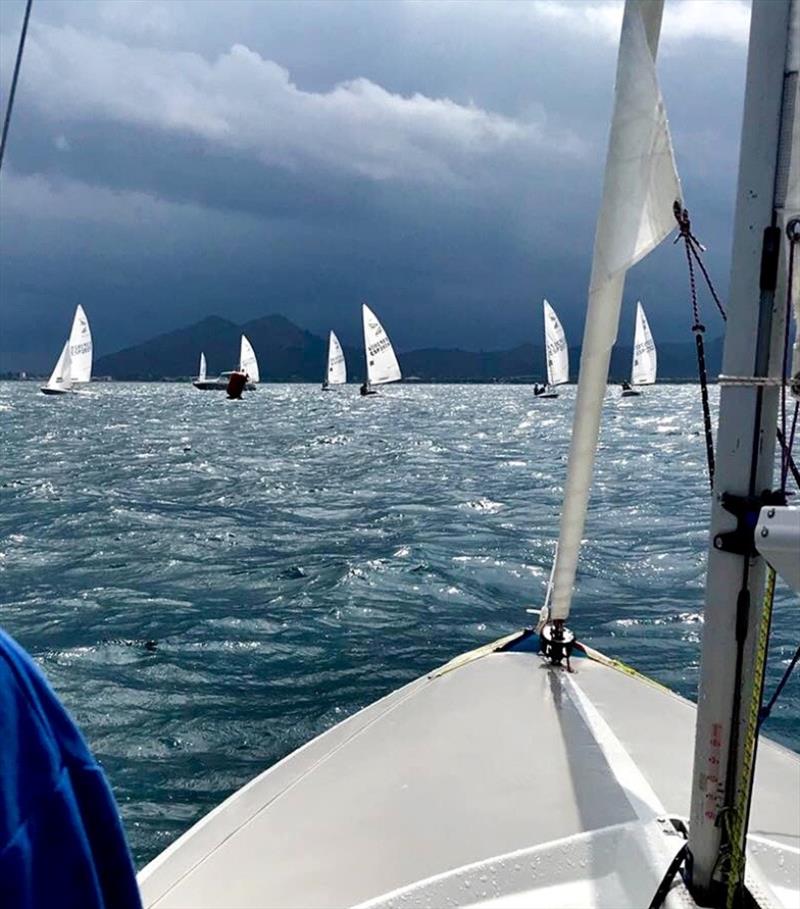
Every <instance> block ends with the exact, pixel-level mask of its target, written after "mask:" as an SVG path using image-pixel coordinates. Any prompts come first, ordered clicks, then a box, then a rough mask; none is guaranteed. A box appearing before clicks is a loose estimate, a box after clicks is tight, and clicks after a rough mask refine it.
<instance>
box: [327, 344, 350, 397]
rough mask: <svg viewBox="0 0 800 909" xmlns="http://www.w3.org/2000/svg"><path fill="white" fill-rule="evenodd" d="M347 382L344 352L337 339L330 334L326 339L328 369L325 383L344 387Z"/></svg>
mask: <svg viewBox="0 0 800 909" xmlns="http://www.w3.org/2000/svg"><path fill="white" fill-rule="evenodd" d="M346 381H347V367H346V365H345V362H344V351H343V350H342V345H341V344H340V343H339V339H338V338H337V337H336V335H335V334H334V333H333V332H331V333H330V336H329V338H328V369H327V372H326V373H325V382H326V383H327V384H328V385H344V383H345V382H346Z"/></svg>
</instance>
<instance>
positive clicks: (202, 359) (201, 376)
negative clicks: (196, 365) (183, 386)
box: [197, 353, 207, 382]
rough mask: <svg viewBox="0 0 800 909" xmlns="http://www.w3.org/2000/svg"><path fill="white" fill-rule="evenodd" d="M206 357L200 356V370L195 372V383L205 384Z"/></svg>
mask: <svg viewBox="0 0 800 909" xmlns="http://www.w3.org/2000/svg"><path fill="white" fill-rule="evenodd" d="M206 371H207V368H206V355H205V354H204V353H201V354H200V369H199V370H198V372H197V381H198V382H205V380H206Z"/></svg>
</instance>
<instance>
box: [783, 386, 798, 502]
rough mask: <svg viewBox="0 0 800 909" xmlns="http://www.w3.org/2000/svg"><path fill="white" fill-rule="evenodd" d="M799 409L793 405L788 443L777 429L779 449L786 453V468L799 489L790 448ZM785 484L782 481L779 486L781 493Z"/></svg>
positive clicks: (792, 442) (795, 465) (796, 470)
mask: <svg viewBox="0 0 800 909" xmlns="http://www.w3.org/2000/svg"><path fill="white" fill-rule="evenodd" d="M798 409H800V402H798V403H797V404H795V405H794V417H793V418H792V431H791V432H790V433H789V441H788V442H787V441H786V437H785V436H784V435H783V433H782V432H781V428H780V426H779V427H778V442H779V443H780V445H781V448H782V449H783V451H784V452H785V453H786V467H787V469H788V471H789V473H791V475H792V476H793V477H794V481H795V483H796V484H797V488H798V489H800V470H798V467H797V464H795V461H794V458H793V457H792V448H793V446H794V431H795V428H796V427H797V412H798ZM786 485H787V484H786V482H785V481H784V482H783V483H782V484H781V486H782V488H783V491H784V492H785V491H786Z"/></svg>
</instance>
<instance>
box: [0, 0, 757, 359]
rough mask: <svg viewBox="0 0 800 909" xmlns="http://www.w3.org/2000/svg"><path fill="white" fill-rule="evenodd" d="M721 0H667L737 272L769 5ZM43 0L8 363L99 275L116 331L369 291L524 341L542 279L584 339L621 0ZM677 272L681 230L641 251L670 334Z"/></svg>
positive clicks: (2, 287)
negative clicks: (738, 220)
mask: <svg viewBox="0 0 800 909" xmlns="http://www.w3.org/2000/svg"><path fill="white" fill-rule="evenodd" d="M708 6H709V5H708V4H702V3H701V4H696V3H690V4H681V3H676V4H673V5H672V8H668V11H667V15H666V20H665V28H664V38H663V41H662V51H661V61H660V70H661V73H662V80H663V88H664V93H665V96H666V100H667V106H668V109H669V110H670V114H671V123H672V128H673V134H674V139H675V144H676V148H677V154H678V159H679V160H678V163H679V167H680V170H681V173H682V178H683V183H684V190H685V193H686V196H687V198H688V199H689V200H690V201H691V204H692V207H693V209H694V210H695V213H696V218H697V220H698V222H699V224H700V225H701V226H700V230H701V232H702V234H703V236H704V238H706V239H708V240H709V242H710V246H711V250H710V255H711V261H712V265H714V266H715V267H716V270H717V271H718V273H719V274H720V276H721V279H722V281H721V283H723V284H724V281H725V278H726V274H725V273H726V271H727V254H728V246H729V234H730V230H729V221H730V218H731V214H732V198H733V187H734V183H735V158H736V151H735V149H736V145H737V141H736V132H737V130H738V122H739V110H740V106H741V90H742V82H743V65H744V44H743V39H744V37H745V35H746V11H743V7H742V6H741V4H721V5H720V4H713V6H714V7H715V9H716V12H715V14H714V15H713V16H710V15H709V14H708ZM11 7H12V4H10V3H5V4H3V14H2V19H1V20H0V26H1V27H2V41H3V45H2V50H3V53H2V61H3V63H2V70H3V73H4V74H7V69H8V63H7V61H8V59H9V57H10V56H11V55H10V54H9V48H10V46H11V45H10V43H9V42H12V43H13V41H14V40H15V38H16V29H17V27H18V23H17V22H16V20H15V17H14V15H13V13H14V10H13V9H11ZM20 9H21V5H20ZM35 17H36V18H35V22H34V25H33V27H32V30H31V36H30V46H29V47H28V49H27V51H26V59H25V66H24V70H23V81H22V84H21V88H20V92H19V96H18V104H19V108H18V110H17V116H16V118H15V122H14V132H13V134H12V142H11V148H10V153H9V158H8V159H7V164H8V165H9V167H8V170H7V171H5V170H4V174H3V195H2V212H1V214H2V225H1V226H2V231H3V234H2V241H3V252H4V264H3V275H2V284H0V319H2V328H3V331H2V339H1V340H0V357H2V365H3V366H4V367H6V368H15V367H17V366H23V365H26V364H29V365H33V366H39V367H41V365H42V363H43V362H44V361H47V359H48V358H49V357H50V355H51V350H52V349H54V348H55V347H57V346H58V343H59V342H58V338H59V337H60V335H61V334H62V333H63V325H62V324H61V323H66V322H67V320H68V318H69V311H70V309H71V308H72V306H73V305H74V302H75V300H76V299H80V300H81V301H82V302H83V303H84V305H85V306H86V308H87V310H88V311H89V312H90V315H91V318H92V321H93V325H94V326H95V331H96V335H97V346H98V349H99V350H101V351H102V350H109V349H114V348H117V347H119V346H122V345H124V344H126V343H130V342H132V341H136V340H141V339H143V338H145V337H147V336H148V335H149V334H152V333H154V332H156V331H160V330H164V329H168V328H171V327H174V326H176V325H179V324H181V323H183V322H186V321H189V320H190V319H194V318H200V317H202V316H203V315H206V314H208V313H211V312H218V313H220V314H223V315H229V316H230V317H233V318H237V319H241V320H245V319H248V318H251V317H253V316H257V315H260V314H263V313H266V312H272V311H279V312H284V313H285V314H287V315H289V316H290V317H292V318H294V319H295V320H296V321H297V322H298V323H299V324H302V325H304V326H307V327H310V328H312V329H315V330H319V331H322V330H325V329H327V328H328V327H330V326H331V325H333V326H334V327H336V328H337V329H338V330H340V331H341V333H342V334H343V335H344V336H345V338H347V339H348V340H349V341H351V342H354V341H356V336H357V316H358V310H357V306H356V304H357V303H358V302H359V301H360V300H361V299H369V300H370V301H371V302H372V303H374V305H375V307H376V309H377V310H378V311H380V312H381V315H382V318H383V319H384V321H385V323H386V324H387V327H389V328H390V330H391V331H392V334H393V336H394V337H395V339H396V341H397V343H398V345H399V346H400V347H401V348H403V347H412V346H428V345H432V344H439V345H448V346H453V345H462V346H469V347H472V348H477V347H494V346H502V345H506V344H513V343H517V342H518V341H519V340H521V339H522V338H525V337H529V336H530V335H531V334H533V333H537V334H538V332H539V323H538V310H537V309H534V303H536V302H538V299H539V298H540V297H541V296H543V295H545V294H546V295H547V296H548V297H550V298H551V299H552V300H553V301H554V302H555V303H556V305H557V306H558V308H559V311H560V312H561V314H562V317H563V318H564V321H565V323H566V324H567V328H568V331H569V332H570V333H571V334H572V335H573V336H574V338H575V340H577V337H578V335H579V330H580V329H579V322H580V317H581V313H582V310H583V306H584V299H585V288H586V277H587V275H588V268H589V256H590V253H591V240H592V233H593V229H594V218H595V214H596V208H597V200H598V197H599V183H600V173H601V168H602V158H603V152H604V144H605V135H606V131H607V122H608V113H609V109H610V100H611V84H612V81H613V70H614V61H615V39H614V33H615V30H616V29H618V19H619V7H618V5H616V4H611V5H609V4H605V3H595V4H578V3H574V2H569V3H561V2H551V3H544V4H525V3H509V4H499V3H491V4H484V3H457V4H452V3H446V2H442V3H435V4H430V3H416V2H408V3H367V4H362V3H350V4H338V3H330V2H326V3H321V4H316V3H304V4H282V3H270V4H261V3H238V2H236V3H234V2H230V0H228V2H226V3H224V4H214V3H204V4H197V3H182V2H178V0H170V2H160V3H159V2H143V3H139V4H126V3H118V2H114V3H83V2H81V3H70V2H59V3H46V2H39V3H38V4H37V7H36V13H35ZM698 47H702V49H703V67H702V71H700V70H699V69H698V68H697V67H696V55H697V52H698ZM4 84H7V83H4ZM698 212H699V213H700V214H699V215H698V214H697V213H698ZM676 266H677V267H676ZM682 282H683V274H682V272H681V271H680V261H679V258H677V257H676V255H675V254H674V251H673V250H670V249H666V250H660V251H659V252H658V253H657V254H656V256H655V257H654V260H653V261H652V262H648V263H646V264H644V265H643V266H640V267H639V268H637V269H636V270H635V272H634V273H633V274H632V276H631V279H630V282H629V294H628V296H629V297H631V298H635V296H636V295H637V294H642V295H643V296H645V298H646V299H647V301H648V313H649V315H650V320H651V323H652V325H653V329H654V331H655V332H656V334H657V336H658V335H659V333H660V334H662V335H663V336H665V337H676V336H680V335H679V326H681V325H682V324H683V323H682V321H681V320H680V319H676V308H677V307H679V306H681V307H682V306H684V305H685V303H684V297H683V284H682ZM680 312H681V313H682V310H680ZM43 325H46V326H50V336H49V337H47V336H45V335H43V334H42V326H43ZM625 333H626V334H627V333H629V331H628V329H627V328H626V329H625ZM34 360H35V362H34Z"/></svg>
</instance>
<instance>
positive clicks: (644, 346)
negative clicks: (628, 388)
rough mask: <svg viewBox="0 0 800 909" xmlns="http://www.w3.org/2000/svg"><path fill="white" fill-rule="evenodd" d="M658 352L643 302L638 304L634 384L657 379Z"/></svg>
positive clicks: (632, 368)
mask: <svg viewBox="0 0 800 909" xmlns="http://www.w3.org/2000/svg"><path fill="white" fill-rule="evenodd" d="M657 369H658V354H657V353H656V345H655V341H653V335H652V332H651V331H650V325H649V323H648V321H647V316H646V315H645V314H644V307H643V306H642V304H641V303H637V304H636V330H635V332H634V336H633V363H632V364H631V384H632V385H652V384H653V383H654V382H655V380H656V370H657Z"/></svg>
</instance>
